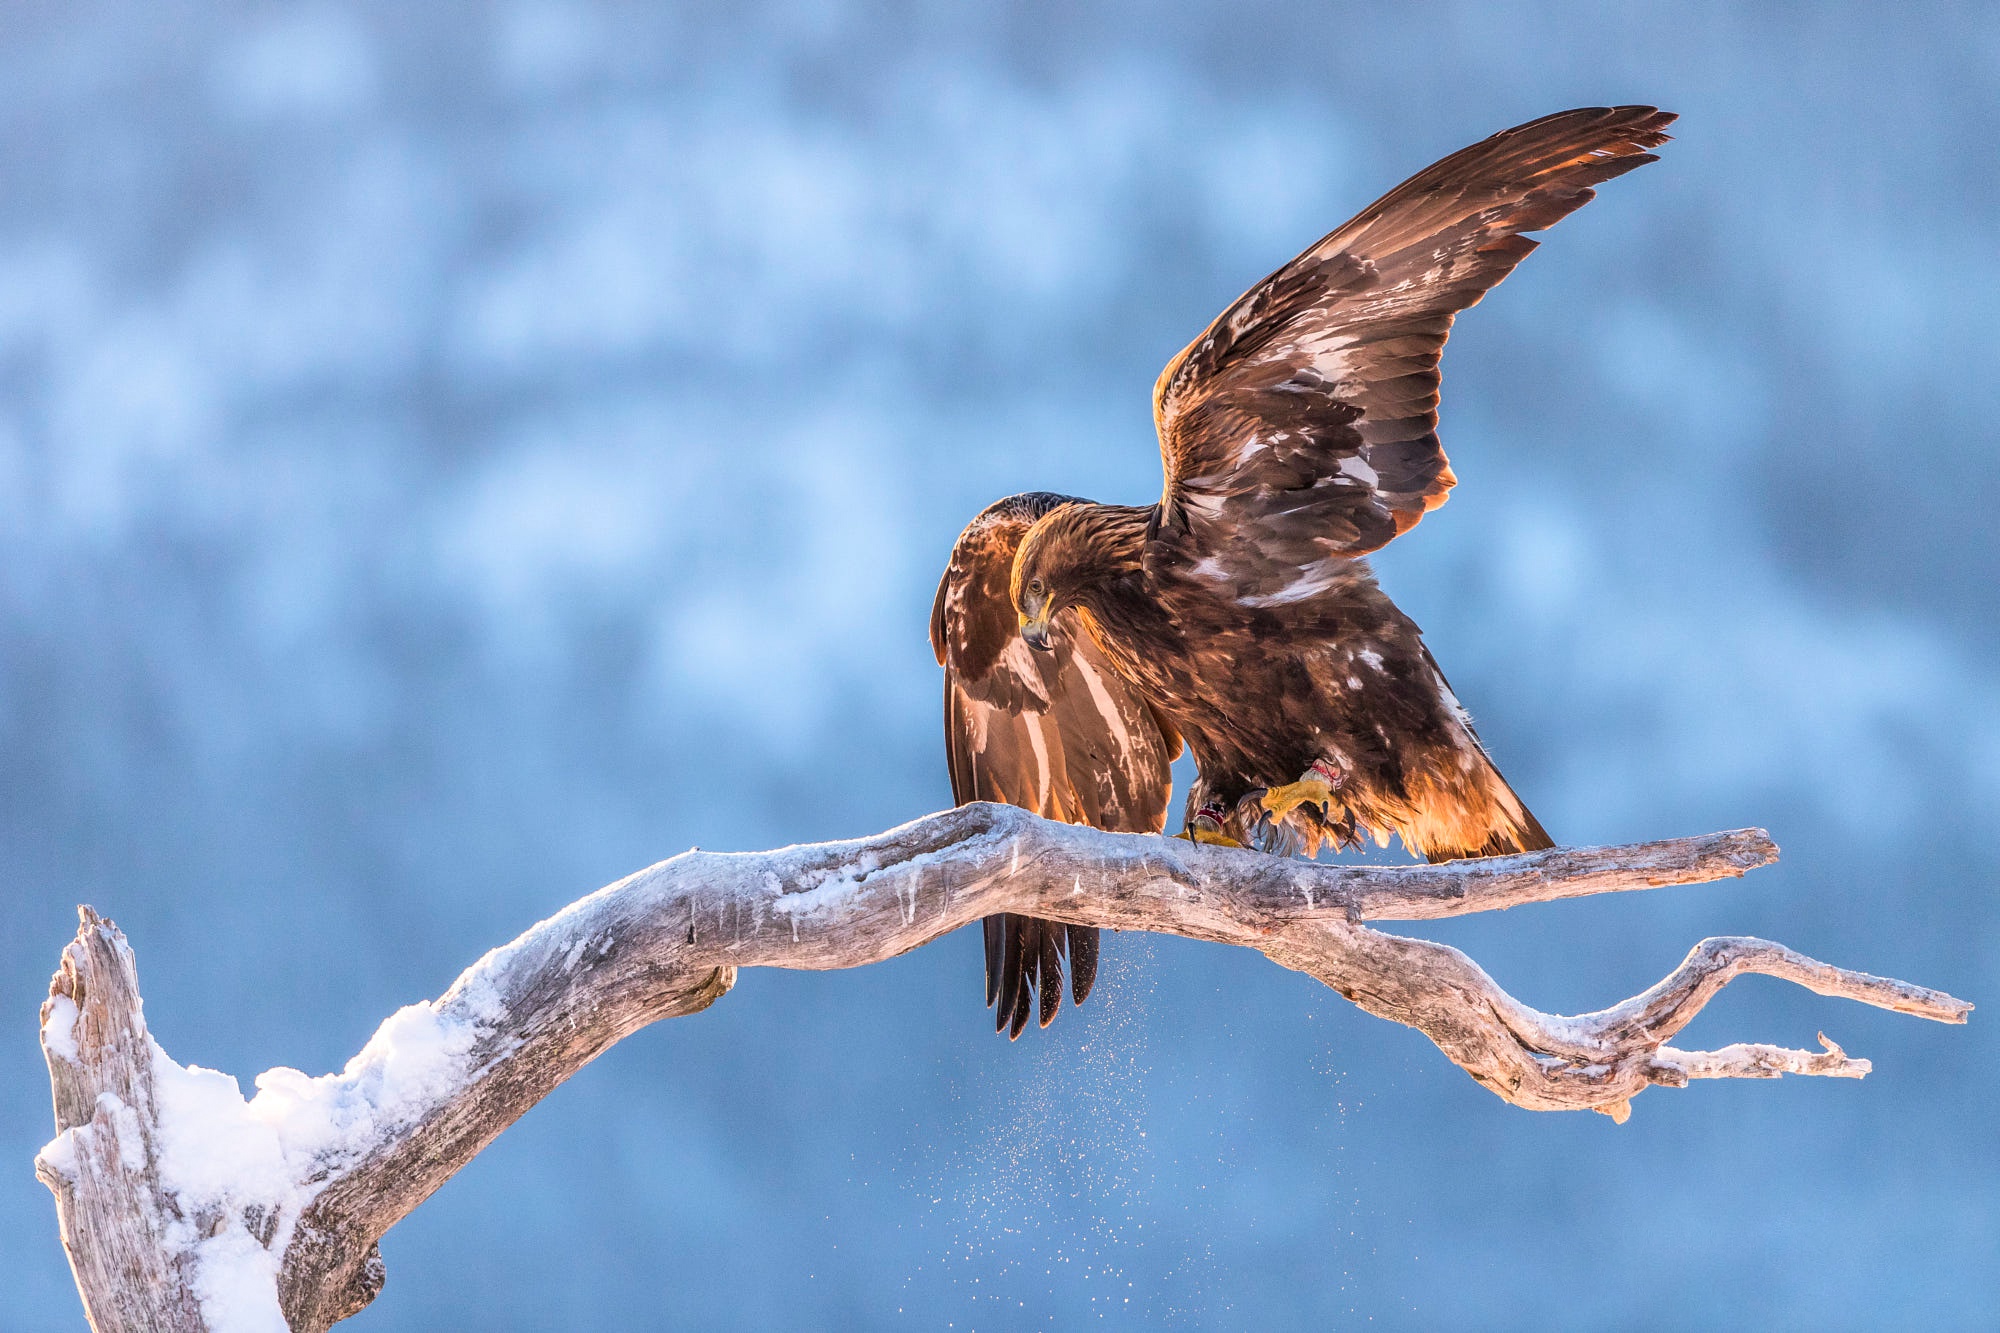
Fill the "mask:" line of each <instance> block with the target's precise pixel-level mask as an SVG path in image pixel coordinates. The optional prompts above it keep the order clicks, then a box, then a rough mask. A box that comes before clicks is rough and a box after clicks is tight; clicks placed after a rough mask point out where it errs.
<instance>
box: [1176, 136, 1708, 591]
mask: <svg viewBox="0 0 2000 1333" xmlns="http://www.w3.org/2000/svg"><path fill="white" fill-rule="evenodd" d="M1673 120H1674V117H1673V115H1671V114H1670V113H1667V112H1662V111H1657V110H1655V109H1654V108H1652V107H1648V106H1621V107H1589V108H1585V109H1583V110H1578V111H1563V112H1559V113H1557V114H1556V115H1553V116H1546V117H1544V118H1542V119H1541V120H1537V121H1531V122H1530V123H1528V124H1526V125H1522V126H1519V127H1518V128H1515V129H1511V130H1505V131H1503V132H1501V133H1499V134H1496V135H1494V136H1493V137H1492V138H1490V139H1487V140H1485V141H1484V142H1481V143H1476V144H1474V145H1472V147H1470V148H1466V149H1464V150H1462V151H1460V152H1457V153H1454V154H1452V155H1451V156H1450V157H1447V158H1445V159H1444V160H1443V161H1441V162H1438V163H1436V164H1435V165H1433V166H1431V167H1428V168H1426V169H1425V170H1423V171H1421V172H1419V173H1418V174H1416V175H1415V176H1412V177H1411V178H1410V179H1409V180H1407V181H1405V182H1403V183H1402V184H1401V185H1399V186H1397V187H1396V188H1395V189H1393V190H1391V191H1390V192H1389V193H1388V194H1386V195H1384V196H1382V198H1380V199H1378V200H1377V201H1376V202H1374V203H1373V204H1371V205H1369V206H1368V207H1367V208H1365V209H1363V210H1362V211H1361V213H1360V214H1359V215H1357V216H1356V217H1355V218H1354V219H1353V220H1352V221H1350V222H1348V223H1347V224H1346V225H1344V226H1342V227H1340V228H1339V229H1338V230H1336V231H1334V232H1332V233H1331V234H1329V235H1328V236H1327V237H1326V238H1325V239H1323V240H1321V241H1320V242H1319V243H1318V244H1317V245H1315V246H1313V247H1312V248H1311V249H1309V250H1307V251H1306V252H1305V253H1304V254H1302V255H1300V256H1299V257H1298V258H1297V259H1294V260H1293V261H1292V262H1291V263H1289V264H1287V265H1285V266H1284V267H1283V268H1281V269H1279V270H1278V271H1277V272H1276V273H1273V274H1272V275H1271V276H1270V277H1268V278H1266V279H1264V280H1263V281H1262V282H1260V283H1258V284H1257V285H1256V286H1255V287H1252V288H1251V289H1250V290H1249V291H1248V292H1246V293H1244V294H1243V296H1242V297H1240V298H1239V299H1238V300H1237V301H1236V303H1235V304H1234V305H1232V306H1230V307H1229V309H1227V310H1225V311H1223V313H1222V314H1221V315H1219V316H1218V317H1217V318H1216V320H1215V322H1214V323H1213V324H1211V325H1209V327H1208V329H1207V330H1206V331H1205V332H1204V333H1203V334H1202V335H1201V337H1199V338H1197V339H1195V340H1194V342H1192V343H1190V344H1189V345H1188V347H1187V348H1186V349H1185V350H1184V351H1182V352H1181V354H1180V355H1179V356H1177V357H1175V358H1174V359H1173V361H1171V362H1170V363H1168V365H1167V368H1166V369H1165V370H1164V371H1162V372H1161V373H1160V379H1159V383H1158V384H1157V385H1156V386H1155V388H1154V391H1153V416H1154V422H1155V425H1156V426H1157V427H1158V430H1159V435H1160V452H1161V455H1162V457H1163V459H1164V461H1165V463H1166V473H1167V486H1166V493H1165V496H1164V497H1163V499H1162V501H1161V511H1160V515H1161V522H1162V526H1163V527H1165V528H1168V529H1170V530H1172V531H1176V532H1180V533H1183V534H1184V539H1183V541H1182V542H1181V543H1178V544H1179V545H1180V546H1181V548H1182V550H1184V551H1185V552H1187V554H1188V555H1189V556H1190V561H1189V563H1190V564H1191V566H1192V568H1193V572H1194V573H1195V574H1196V575H1197V576H1205V577H1210V578H1213V579H1214V580H1216V581H1218V582H1224V583H1228V584H1229V585H1231V586H1232V588H1234V589H1235V591H1236V593H1237V595H1238V596H1239V597H1243V598H1245V599H1246V600H1250V601H1253V602H1260V603H1265V604H1274V603H1282V602H1287V601H1293V600H1297V599H1299V598H1302V597H1307V596H1310V595H1312V593H1314V592H1316V591H1318V590H1319V589H1320V588H1322V587H1324V586H1326V583H1327V581H1328V580H1329V579H1330V578H1331V577H1332V570H1331V568H1330V562H1332V561H1338V560H1341V559H1345V558H1349V557H1353V556H1358V555H1365V554H1367V553H1368V552H1369V551H1373V550H1375V549H1377V548H1379V547H1381V546H1384V545H1386V544H1387V543H1388V542H1389V541H1390V540H1391V539H1392V538H1394V537H1395V536H1397V535H1398V534H1399V533H1401V532H1403V531H1404V530H1405V529H1407V528H1409V527H1411V526H1412V525H1414V524H1415V523H1416V522H1417V520H1418V519H1420V518H1422V517H1423V516H1424V514H1425V513H1426V512H1428V511H1429V510H1432V509H1435V508H1436V507H1437V506H1438V505H1440V504H1443V503H1444V499H1445V492H1446V491H1448V490H1449V489H1450V488H1451V486H1452V484H1453V482H1454V481H1455V480H1456V479H1455V478H1454V477H1453V476H1452V472H1451V465H1450V464H1449V463H1448V462H1447V461H1446V459H1445V455H1444V450H1443V448H1442V447H1440V446H1439V444H1438V437H1437V403H1438V355H1439V353H1440V352H1442V351H1443V350H1444V342H1445V338H1446V336H1447V335H1449V334H1450V332H1451V321H1452V317H1453V316H1454V315H1456V314H1457V313H1458V312H1459V311H1461V310H1463V309H1465V308H1466V307H1467V306H1470V305H1472V304H1473V303H1474V302H1476V301H1478V300H1479V298H1480V297H1482V296H1484V295H1485V294H1486V293H1487V291H1488V290H1490V289H1491V288H1492V287H1493V286H1494V285H1495V284H1496V283H1498V282H1499V281H1500V280H1501V279H1502V278H1504V277H1506V276H1507V275H1508V273H1510V272H1512V271H1513V268H1514V266H1515V265H1516V264H1518V263H1520V262H1521V260H1522V259H1523V258H1524V257H1525V256H1526V255H1527V254H1528V252H1529V251H1531V250H1533V249H1534V248H1535V246H1536V244H1537V242H1535V241H1532V240H1529V239H1528V238H1527V237H1525V236H1523V235H1521V233H1522V232H1524V231H1539V230H1541V229H1543V228H1546V227H1550V226H1553V225H1554V224H1555V223H1557V222H1559V221H1561V220H1562V219H1563V218H1564V217H1566V216H1567V215H1568V214H1570V213H1572V212H1574V211H1575V210H1576V209H1578V208H1581V207H1582V206H1583V205H1585V204H1586V203H1589V202H1590V200H1591V199H1592V197H1593V196H1594V194H1595V191H1593V190H1592V189H1591V187H1592V186H1594V185H1597V184H1599V183H1600V182H1603V181H1607V180H1610V179H1611V178H1612V177H1614V176H1618V175H1622V174H1624V173H1625V172H1627V171H1630V170H1632V168H1634V167H1636V166H1639V165H1641V164H1643V163H1646V162H1652V161H1655V160H1657V159H1656V157H1655V155H1654V154H1652V153H1650V152H1648V151H1646V150H1647V149H1651V148H1657V147H1659V146H1660V145H1661V144H1663V143H1665V142H1666V141H1667V138H1668V136H1667V135H1666V134H1665V133H1664V130H1665V128H1666V126H1668V125H1669V124H1671V123H1672V122H1673Z"/></svg>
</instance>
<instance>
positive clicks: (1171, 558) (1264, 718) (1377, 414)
mask: <svg viewBox="0 0 2000 1333" xmlns="http://www.w3.org/2000/svg"><path fill="white" fill-rule="evenodd" d="M1673 120H1674V117H1673V116H1672V115H1671V114H1668V113H1665V112H1661V111H1659V110H1657V109H1655V108H1653V107H1647V106H1622V107H1590V108H1584V109H1581V110H1576V111H1564V112H1560V113H1558V114H1556V115H1553V116H1547V117H1544V118H1543V119H1541V120H1537V121H1532V122H1530V123H1529V124H1526V125H1522V126H1519V127H1518V128H1515V129H1511V130H1506V131H1504V132H1502V133H1500V134H1496V135H1494V136H1493V137H1492V138H1490V139H1487V140H1485V141H1483V142H1481V143H1477V144H1474V145H1473V146H1472V147H1470V148H1467V149H1464V150H1463V151H1461V152H1457V153H1454V154H1452V155H1451V156H1450V157H1447V158H1445V159H1444V160H1443V161H1441V162H1438V163H1437V164H1435V165H1434V166H1431V167H1429V168H1427V169H1425V170H1424V171H1421V172H1419V173H1418V174H1417V175H1415V176H1412V177H1411V178H1410V179H1409V180H1407V181H1405V182H1404V183H1403V184H1401V185H1399V186H1397V187H1396V188H1395V189H1393V190H1391V191H1390V192H1389V193H1388V194H1386V195H1384V196H1382V198H1380V199H1379V200H1377V201H1376V202H1375V203H1373V204H1370V205H1369V206H1368V207H1367V208H1365V209H1363V210H1362V211H1361V212H1360V213H1359V214H1358V215H1356V216H1355V218H1354V219H1353V220H1352V221H1350V222H1348V223H1346V224H1345V225H1344V226H1342V227H1340V228H1338V229H1337V230H1335V231H1334V232H1332V233H1331V234H1329V235H1328V236H1326V237H1325V238H1324V239H1322V240H1321V241H1319V242H1318V243H1317V244H1316V245H1314V246H1313V247H1312V248H1310V249H1309V250H1307V251H1306V252H1305V253H1304V254H1302V255H1300V256H1299V257H1298V258H1296V259H1294V260H1292V261H1291V262H1290V263H1289V264H1286V265H1285V266H1284V267H1283V268H1281V269H1279V270H1278V271H1277V272H1276V273H1273V274H1272V275H1271V276H1270V277H1268V278H1265V279H1264V280H1263V281H1262V282H1260V283H1258V284H1257V285H1256V286H1254V287H1252V288H1251V289H1250V290H1249V291H1248V292H1246V293H1244V294H1243V296H1241V297H1240V298H1238V299H1237V301H1236V303H1235V304H1234V305H1232V306H1230V307H1229V308H1228V309H1227V310H1225V311H1223V312H1222V314H1221V315H1220V316H1218V317H1217V318H1216V320H1215V322H1214V323H1213V324H1211V325H1209V326H1208V328H1207V329H1206V330H1205V331H1204V332H1203V333H1202V335H1201V336H1200V337H1199V338H1196V339H1195V340H1194V341H1193V342H1192V343H1190V344H1189V345H1188V346H1187V348H1186V349H1185V350H1184V351H1182V352H1181V354H1180V355H1179V356H1177V357H1175V358H1174V359H1173V360H1172V361H1171V362H1169V363H1168V365H1167V368H1166V369H1165V370H1164V371H1162V372H1161V374H1160V378H1159V382H1158V383H1157V384H1156V385H1155V386H1154V389H1153V420H1154V425H1155V427H1156V428H1157V430H1158V432H1159V437H1160V454H1161V458H1162V460H1163V461H1164V463H1165V465H1166V474H1167V477H1166V489H1165V491H1164V493H1163V494H1162V495H1161V497H1160V502H1159V503H1158V504H1155V505H1148V506H1143V507H1140V506H1128V505H1104V504H1094V503H1092V502H1090V501H1088V500H1080V499H1076V498H1074V497H1070V496H1061V495H1050V494H1042V493H1037V494H1029V495H1017V496H1013V497H1010V498H1008V499H1005V500H1002V501H1000V502H999V503H998V504H995V505H993V506H992V507H990V508H989V509H987V510H986V511H985V512H983V513H982V514H980V515H979V516H978V517H977V518H975V519H974V520H973V521H972V523H971V525H970V526H968V527H967V528H966V529H965V531H964V533H962V534H961V535H960V537H959V539H958V542H957V544H956V545H955V546H954V547H953V549H952V553H951V563H950V565H949V566H948V567H947V569H946V570H945V574H944V577H943V579H942V580H941V581H940V582H939V584H938V591H937V601H936V603H935V604H934V606H933V608H932V611H931V642H932V646H933V647H934V648H935V650H936V652H937V659H938V662H939V663H940V664H941V665H943V667H944V668H945V748H946V752H947V754H948V756H949V759H950V765H951V783H952V795H953V798H954V799H955V800H957V801H958V802H960V803H964V802H966V801H980V800H990V801H1007V802H1011V803H1013V804H1015V805H1021V806H1026V807H1027V808H1029V809H1031V810H1035V811H1037V812H1039V813H1041V814H1043V815H1046V816H1048V817H1049V818H1052V819H1064V820H1070V821H1073V822H1077V823H1087V824H1092V825H1095V826H1097V827H1099V828H1106V829H1114V830H1122V831H1127V832H1158V831H1160V829H1161V828H1162V827H1163V825H1164V823H1165V821H1166V811H1167V792H1168V787H1169V778H1168V765H1169V764H1170V763H1171V762H1172V760H1173V758H1174V757H1175V756H1176V755H1177V754H1179V753H1180V749H1181V742H1182V738H1183V737H1185V738H1186V742H1187V745H1188V746H1189V747H1190V748H1191V749H1192V751H1193V753H1194V759H1195V763H1196V766H1197V768H1198V769H1199V776H1198V778H1197V779H1196V781H1195V782H1194V784H1193V786H1192V788H1191V790H1190V791H1189V793H1188V797H1187V806H1186V812H1185V817H1184V825H1185V827H1184V834H1185V836H1188V837H1191V838H1194V839H1197V840H1199V841H1203V842H1218V843H1226V844H1230V845H1238V846H1245V847H1252V848H1256V849H1259V850H1263V851H1269V852H1277V853H1283V854H1293V853H1299V852H1303V853H1305V854H1306V855H1311V854H1313V853H1314V852H1316V851H1317V850H1318V849H1319V848H1320V847H1321V846H1322V845H1323V844H1327V843H1331V844H1334V845H1336V846H1348V845H1352V844H1355V843H1358V842H1359V840H1360V839H1361V838H1362V837H1363V836H1369V837H1372V838H1373V839H1374V840H1375V841H1376V842H1378V843H1380V844H1383V845H1386V844H1387V842H1388V839H1389V835H1390V834H1391V833H1394V834H1397V835H1399V836H1400V837H1401V838H1402V840H1403V844H1404V846H1406V847H1408V848H1409V849H1410V850H1411V851H1413V852H1416V853H1419V854H1421V855H1423V856H1425V857H1427V858H1429V859H1430V860H1432V861H1444V860H1451V859H1453V858H1457V857H1464V856H1491V855H1496V854H1499V853H1504V852H1514V851H1525V850H1530V849H1533V848H1538V847H1548V846H1551V845H1552V844H1551V842H1550V839H1549V835H1548V834H1547V833H1546V832H1544V831H1543V829H1542V826H1541V824H1539V823H1538V822H1537V821H1536V819H1535V817H1534V816H1533V815H1532V814H1530V813H1529V812H1528V808H1527V806H1526V805H1524V804H1523V803H1522V801H1521V798H1520V797H1518V796H1516V795H1515V794H1514V791H1513V789H1512V788H1511V787H1509V786H1508V785H1507V782H1506V779H1504V778H1502V777H1501V776H1500V772H1499V770H1498V769H1497V768H1495V767H1494V765H1493V761H1492V759H1491V758H1489V757H1488V756H1487V753H1486V750H1485V748H1484V747H1483V746H1482V745H1481V744H1480V742H1479V737H1478V736H1477V735H1476V734H1475V733H1474V732H1473V729H1472V723H1471V721H1470V719H1469V718H1468V717H1467V716H1466V713H1465V710H1464V708H1462V707H1461V706H1460V705H1459V702H1458V699H1457V698H1456V696H1454V695H1453V694H1452V691H1451V687H1450V686H1449V685H1448V684H1446V682H1445V678H1444V674H1443V672H1441V671H1440V670H1439V669H1438V666H1437V663H1436V662H1435V661H1434V660H1433V659H1432V657H1431V654H1430V650H1429V649H1428V648H1426V647H1425V646H1424V641H1423V636H1422V634H1421V633H1420V631H1419V630H1418V629H1417V627H1416V625H1415V624H1414V623H1413V622H1412V621H1411V620H1410V618H1409V617H1408V616H1406V615H1404V614H1403V613H1402V612H1401V611H1399V610H1397V609H1396V606H1395V604H1394V603H1393V602H1391V601H1390V600H1389V599H1388V597H1386V596H1385V595H1384V594H1383V593H1382V591H1381V589H1380V588H1378V587H1377V586H1376V583H1375V578H1374V575H1373V574H1372V573H1371V572H1370V570H1369V568H1368V564H1367V562H1366V561H1365V560H1364V559H1363V558H1362V557H1364V556H1366V555H1367V554H1368V553H1369V552H1371V551H1375V550H1378V549H1380V548H1381V547H1383V546H1385V545H1387V544H1388V543H1389V542H1390V541H1391V540H1392V539H1393V538H1395V537H1396V536H1397V535H1398V534H1399V533H1401V532H1403V531H1404V530H1405V529H1408V528H1410V527H1412V526H1414V525H1415V524H1416V522H1417V520H1419V519H1421V518H1422V517H1423V516H1424V515H1425V514H1426V513H1428V512H1429V511H1430V510H1432V509H1435V508H1437V507H1438V506H1439V505H1441V504H1443V503H1444V500H1445V495H1446V493H1447V492H1448V491H1449V490H1450V488H1451V486H1452V485H1453V483H1454V481H1455V480H1456V478H1454V477H1453V476H1452V471H1451V465H1450V464H1449V463H1448V462H1447V461H1446V459H1445V455H1444V450H1443V449H1442V448H1441V447H1440V446H1439V444H1438V437H1437V404H1438V357H1439V354H1440V353H1441V352H1442V351H1443V349H1444V343H1445V338H1446V336H1447V335H1449V333H1450V332H1451V323H1452V318H1453V317H1454V316H1455V315H1456V314H1457V313H1458V312H1459V311H1461V310H1463V309H1465V308H1466V307H1467V306H1470V305H1472V304H1474V303H1475V302H1477V301H1478V300H1479V298H1480V297H1482V296H1484V295H1485V294H1486V292H1487V291H1488V290H1489V289H1490V288H1492V287H1493V286H1494V284H1496V283H1498V282H1499V281H1500V280H1501V279H1502V278H1504V277H1506V276H1507V274H1508V273H1510V272H1512V271H1513V268H1514V266H1515V265H1516V264H1518V263H1520V262H1521V260H1522V259H1523V258H1524V257H1526V255H1527V254H1528V252H1529V251H1531V250H1533V249H1534V248H1535V246H1536V244H1537V242H1535V241H1532V240H1530V239H1528V238H1527V237H1526V236H1523V235H1522V234H1521V233H1523V232H1528V231H1540V230H1542V229H1544V228H1547V227H1550V226H1553V225H1554V224H1555V223H1557V222H1559V221H1561V220H1562V219H1563V218H1564V217H1566V216H1567V215H1569V214H1570V213H1572V212H1574V211H1575V210H1576V209H1578V208H1581V207H1582V206H1583V205H1584V204H1586V203H1588V202H1589V201H1590V200H1591V198H1592V197H1593V195H1594V191H1593V190H1592V188H1591V187H1592V186H1595V185H1597V184H1599V183H1601V182H1603V181H1607V180H1610V179H1611V178H1612V177H1614V176H1619V175H1622V174H1624V173H1625V172H1627V171H1630V170H1632V169H1633V168H1634V167H1637V166H1640V165H1641V164H1643V163H1647V162H1652V161H1655V160H1656V157H1655V155H1654V154H1653V153H1651V152H1649V151H1648V150H1649V149H1653V148H1657V147H1659V146H1660V145H1662V144H1664V143H1665V142H1667V139H1668V136H1667V135H1666V133H1665V132H1664V131H1665V128H1666V126H1668V125H1669V124H1671V123H1672V122H1673ZM1031 650H1032V651H1031ZM985 928H986V999H987V1003H988V1004H997V1006H998V1019H997V1026H998V1027H999V1028H1000V1029H1001V1030H1005V1031H1008V1032H1010V1033H1011V1035H1014V1036H1018V1035H1020V1033H1021V1030H1022V1029H1023V1028H1024V1027H1025V1026H1026V1025H1027V1021H1028V1013H1029V1010H1030V1008H1031V1007H1032V1006H1033V998H1032V997H1033V995H1034V994H1035V993H1039V997H1040V1004H1039V1009H1040V1018H1041V1022H1042V1023H1043V1025H1045V1026H1046V1025H1047V1024H1048V1022H1049V1021H1050V1019H1052V1018H1053V1017H1054V1016H1055V1014H1056V1011H1057V1010H1058V1009H1059V1008H1060V1007H1061V1005H1062V980H1063V963H1064V958H1065V955H1067V958H1068V962H1069V973H1070V982H1071V994H1072V996H1073V997H1074V998H1075V1000H1076V1001H1077V1002H1078V1003H1081V1002H1082V1001H1083V998H1084V996H1085V995H1086V994H1087V993H1088V992H1089V990H1090V986H1091V982H1092V981H1093V980H1094V978H1095V977H1096V973H1097V949H1098V942H1097V931H1096V930H1095V929H1092V928H1088V927H1079V926H1065V925H1060V924H1057V923H1053V922H1047V921H1039V920H1035V919H1033V918H1028V917H1022V916H1016V915H1006V916H997V917H988V918H987V919H986V922H985Z"/></svg>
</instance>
